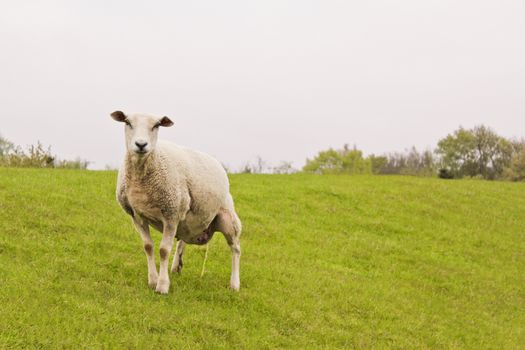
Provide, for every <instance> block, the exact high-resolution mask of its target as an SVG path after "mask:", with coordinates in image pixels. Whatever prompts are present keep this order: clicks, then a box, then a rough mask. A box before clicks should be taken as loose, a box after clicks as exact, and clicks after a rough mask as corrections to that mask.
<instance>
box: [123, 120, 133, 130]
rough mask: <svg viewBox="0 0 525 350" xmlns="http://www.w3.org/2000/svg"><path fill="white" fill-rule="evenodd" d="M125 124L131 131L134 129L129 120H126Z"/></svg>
mask: <svg viewBox="0 0 525 350" xmlns="http://www.w3.org/2000/svg"><path fill="white" fill-rule="evenodd" d="M124 123H126V125H127V126H129V127H130V128H131V129H133V127H132V126H131V123H130V122H129V120H127V119H126V120H124Z"/></svg>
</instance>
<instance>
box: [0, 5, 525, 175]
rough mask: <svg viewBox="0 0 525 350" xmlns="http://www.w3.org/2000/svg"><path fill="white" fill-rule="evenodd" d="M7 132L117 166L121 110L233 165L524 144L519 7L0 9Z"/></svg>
mask: <svg viewBox="0 0 525 350" xmlns="http://www.w3.org/2000/svg"><path fill="white" fill-rule="evenodd" d="M0 44H1V51H0V106H1V111H0V134H1V135H2V136H3V137H5V138H8V139H10V140H11V141H13V142H15V143H17V144H20V145H28V144H31V143H35V142H36V141H37V140H40V141H41V142H43V143H44V144H46V145H52V149H53V153H55V154H57V155H59V156H60V157H61V158H75V157H77V156H80V157H81V158H84V159H87V160H89V161H91V162H93V165H92V166H91V168H95V169H96V168H104V166H105V165H106V164H109V165H112V166H117V165H118V164H119V163H120V160H121V159H122V157H123V154H124V137H123V125H121V124H119V123H116V122H114V121H113V120H112V119H111V118H110V117H109V114H110V113H111V112H112V111H114V110H122V111H124V112H146V113H153V114H158V115H159V116H162V115H167V116H169V117H170V118H171V119H172V120H173V121H174V122H175V126H174V127H172V128H166V129H163V130H161V132H160V138H163V139H168V140H171V141H174V142H176V143H178V144H181V145H185V146H189V147H192V148H196V149H199V150H201V151H205V152H207V153H210V154H212V155H214V156H215V157H216V158H218V159H219V160H220V161H221V162H223V163H224V164H226V165H228V166H229V167H230V168H233V169H237V168H239V167H240V166H241V165H242V164H243V163H245V162H246V161H253V160H254V159H255V157H256V156H257V155H260V156H261V157H262V158H263V159H265V160H266V161H268V162H270V163H273V164H276V163H278V162H279V161H281V160H288V161H293V162H294V165H295V166H296V167H301V166H302V165H303V164H304V161H305V159H306V158H307V157H312V156H313V155H314V154H315V153H317V151H319V150H322V149H326V148H328V147H341V146H342V145H343V144H344V143H349V144H351V145H353V144H356V145H357V146H358V148H360V149H362V150H363V151H364V152H365V153H366V154H369V153H376V154H377V153H383V152H390V151H402V150H403V149H405V148H408V147H410V146H412V145H415V146H416V147H418V148H421V149H424V148H427V147H432V146H434V145H435V144H436V143H437V141H438V140H439V139H440V138H441V137H443V136H446V135H447V134H448V133H450V132H452V131H453V130H455V129H456V128H457V127H458V126H460V125H462V126H465V127H472V126H474V125H476V124H480V123H483V124H486V125H488V126H491V127H492V128H494V129H495V130H496V131H497V132H498V133H500V134H501V135H503V136H506V137H517V136H525V130H524V126H525V122H524V119H525V1H522V0H516V1H505V0H493V1H485V0H475V1H461V0H454V1H449V0H436V1H426V0H402V1H375V0H366V1H350V0H346V1H332V0H319V1H308V0H298V1H291V0H260V1H249V0H244V1H231V0H221V1H217V0H215V1H211V0H210V1H194V0H191V1H180V0H179V1H140V2H139V1H87V0H86V1H15V0H1V1H0Z"/></svg>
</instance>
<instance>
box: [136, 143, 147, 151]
mask: <svg viewBox="0 0 525 350" xmlns="http://www.w3.org/2000/svg"><path fill="white" fill-rule="evenodd" d="M135 145H137V147H138V148H139V149H140V150H141V151H142V150H143V149H144V147H146V146H147V145H148V143H147V142H139V141H135Z"/></svg>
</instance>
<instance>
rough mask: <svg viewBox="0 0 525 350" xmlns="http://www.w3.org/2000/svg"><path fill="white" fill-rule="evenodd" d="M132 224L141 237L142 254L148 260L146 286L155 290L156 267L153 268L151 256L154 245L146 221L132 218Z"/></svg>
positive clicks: (153, 256) (153, 261) (153, 259)
mask: <svg viewBox="0 0 525 350" xmlns="http://www.w3.org/2000/svg"><path fill="white" fill-rule="evenodd" d="M133 223H134V224H135V228H136V229H137V231H138V232H139V233H140V236H141V237H142V242H143V244H144V252H145V253H146V257H147V259H148V286H150V288H155V287H156V286H157V280H158V277H159V276H158V274H157V267H156V266H155V255H154V254H153V248H154V244H153V240H152V239H151V235H150V233H149V225H148V223H147V222H146V221H144V220H141V219H139V218H133Z"/></svg>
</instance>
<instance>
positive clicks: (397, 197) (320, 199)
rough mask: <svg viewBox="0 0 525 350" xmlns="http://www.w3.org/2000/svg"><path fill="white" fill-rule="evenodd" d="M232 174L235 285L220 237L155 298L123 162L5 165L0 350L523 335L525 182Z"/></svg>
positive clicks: (439, 344)
mask: <svg viewBox="0 0 525 350" xmlns="http://www.w3.org/2000/svg"><path fill="white" fill-rule="evenodd" d="M231 180H232V181H231V182H232V192H233V194H234V197H235V199H236V204H237V208H238V212H239V215H240V216H241V219H242V220H243V225H244V233H243V239H242V244H243V257H242V264H241V284H242V288H241V292H240V293H239V294H235V293H233V292H230V291H229V290H228V289H227V286H228V280H229V271H230V253H229V250H228V248H227V246H226V244H225V242H224V239H223V238H222V237H221V236H220V235H218V236H216V238H215V239H214V240H213V241H212V243H211V247H210V253H209V259H208V262H207V270H206V274H205V275H204V277H203V278H202V279H201V278H199V272H200V268H201V266H202V265H201V264H202V260H203V256H204V250H203V248H201V247H194V246H191V247H189V249H187V251H186V259H185V267H184V269H185V270H184V271H183V274H182V275H181V276H174V277H173V278H172V289H171V291H170V293H169V294H168V295H167V296H159V295H156V294H155V293H154V292H153V291H151V290H150V289H148V287H147V284H146V279H147V276H146V259H145V256H144V254H143V252H142V247H141V241H140V238H139V235H138V234H136V233H135V232H134V230H133V229H132V225H131V223H130V220H129V218H128V217H127V216H126V215H125V214H124V213H123V212H122V211H121V210H120V208H119V207H118V206H117V203H116V202H115V199H114V194H113V193H114V186H115V173H112V172H87V171H68V170H18V169H1V168H0V305H1V307H0V348H6V347H13V348H19V347H21V346H29V347H53V348H55V347H68V348H77V347H78V346H81V347H89V348H93V347H102V346H103V347H117V346H118V347H127V348H139V347H140V348H142V347H146V346H147V347H154V346H158V347H160V348H168V347H169V348H191V349H195V348H209V347H211V346H212V347H223V348H231V347H232V346H235V347H250V348H255V347H257V348H281V347H295V348H313V347H315V348H319V347H327V348H333V347H354V348H371V347H375V348H377V347H379V348H385V347H388V348H415V349H421V348H475V349H478V348H518V347H520V346H523V344H525V333H524V332H525V326H524V325H525V313H524V312H523V310H525V277H524V271H525V255H524V254H525V239H524V238H525V233H524V232H525V216H524V213H525V184H514V183H501V182H482V181H440V180H437V179H422V178H409V177H347V176H322V177H320V176H311V175H293V176H277V175H270V176H264V175H261V176H257V175H235V176H232V179H231ZM159 237H160V234H158V233H156V234H155V240H156V242H158V241H159Z"/></svg>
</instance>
